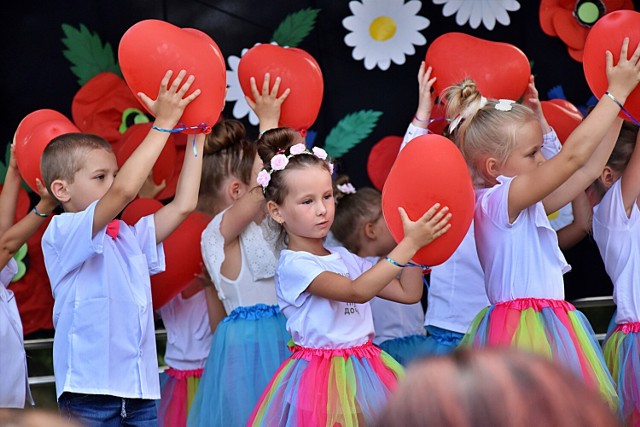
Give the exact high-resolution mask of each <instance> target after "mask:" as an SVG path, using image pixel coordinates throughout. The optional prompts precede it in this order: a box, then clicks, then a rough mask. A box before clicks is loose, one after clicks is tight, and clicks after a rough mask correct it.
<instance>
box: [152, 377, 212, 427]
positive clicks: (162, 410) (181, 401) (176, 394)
mask: <svg viewBox="0 0 640 427" xmlns="http://www.w3.org/2000/svg"><path fill="white" fill-rule="evenodd" d="M202 371H203V369H202V368H200V369H193V370H188V371H182V370H178V369H173V368H169V369H167V370H166V371H164V372H163V373H161V374H160V396H161V397H160V401H159V403H158V425H159V426H160V427H184V426H186V425H187V415H188V414H189V408H191V403H192V402H193V398H194V396H195V394H196V390H197V389H198V384H200V377H202Z"/></svg>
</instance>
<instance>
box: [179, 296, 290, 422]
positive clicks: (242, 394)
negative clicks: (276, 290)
mask: <svg viewBox="0 0 640 427" xmlns="http://www.w3.org/2000/svg"><path fill="white" fill-rule="evenodd" d="M285 326H286V319H285V317H284V316H283V315H282V313H281V312H280V309H279V308H278V306H275V305H274V306H268V305H264V304H257V305H254V306H251V307H238V308H236V309H235V310H233V311H232V312H231V313H229V315H228V316H227V317H225V318H224V319H223V320H222V322H220V324H219V325H218V327H217V328H216V331H215V333H214V334H213V337H212V340H211V351H210V352H209V358H208V359H207V362H206V364H205V368H204V372H203V374H202V378H201V380H200V386H199V387H198V391H197V392H196V395H195V398H194V400H193V404H192V405H191V410H190V411H189V416H188V422H187V425H188V426H189V427H211V426H243V425H245V424H246V423H247V420H248V419H249V416H250V415H251V411H252V410H253V408H254V407H255V405H256V403H257V402H258V399H259V398H260V395H261V394H262V391H263V390H264V389H265V387H267V385H268V384H269V381H271V378H272V377H273V375H274V374H275V373H276V371H277V370H278V368H279V367H280V365H281V364H282V362H283V361H285V360H286V359H287V357H288V356H289V355H290V354H291V353H290V352H289V349H288V347H287V343H288V342H289V339H290V336H289V333H288V332H287V330H286V327H285Z"/></svg>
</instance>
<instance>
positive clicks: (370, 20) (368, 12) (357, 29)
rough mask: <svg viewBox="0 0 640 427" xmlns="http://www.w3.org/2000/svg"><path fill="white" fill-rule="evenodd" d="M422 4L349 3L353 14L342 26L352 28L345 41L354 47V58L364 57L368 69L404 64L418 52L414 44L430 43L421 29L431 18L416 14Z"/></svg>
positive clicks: (387, 0)
mask: <svg viewBox="0 0 640 427" xmlns="http://www.w3.org/2000/svg"><path fill="white" fill-rule="evenodd" d="M420 7H422V2H420V1H418V0H411V1H408V2H407V3H405V2H404V0H361V1H351V2H349V9H351V12H352V13H353V15H352V16H348V17H346V18H344V19H343V20H342V25H344V27H345V28H346V29H347V30H349V31H350V33H349V34H347V35H346V36H345V38H344V42H345V43H346V44H347V46H350V47H353V53H352V55H353V58H354V59H355V60H357V61H359V60H361V59H364V67H365V68H366V69H367V70H373V69H374V68H375V67H378V68H380V69H381V70H383V71H384V70H387V69H389V66H390V65H391V62H392V61H393V63H395V64H398V65H400V64H404V62H405V56H406V55H413V54H415V53H416V50H415V48H414V45H417V46H422V45H425V44H426V43H427V39H425V38H424V36H423V35H422V34H420V30H424V29H425V28H427V27H428V26H429V20H428V19H427V18H425V17H423V16H418V15H417V13H418V11H419V10H420Z"/></svg>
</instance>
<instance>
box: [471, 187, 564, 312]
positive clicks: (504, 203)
mask: <svg viewBox="0 0 640 427" xmlns="http://www.w3.org/2000/svg"><path fill="white" fill-rule="evenodd" d="M512 180H513V178H507V177H504V176H499V177H498V184H496V185H495V186H493V187H491V188H487V189H478V190H476V210H475V216H474V225H475V237H476V246H477V250H478V258H479V259H480V264H481V265H482V269H483V271H484V278H485V287H486V290H487V296H488V297H489V301H490V302H491V303H492V304H496V303H499V302H505V301H510V300H513V299H517V298H546V299H558V300H561V299H564V283H563V280H562V275H563V274H564V273H566V272H567V271H569V270H570V269H571V267H570V266H569V264H567V262H566V260H565V258H564V255H563V254H562V252H560V248H559V247H558V236H557V235H556V232H555V231H554V230H553V228H551V225H550V224H549V219H548V218H547V215H546V213H545V210H544V206H543V205H542V202H538V203H536V204H535V205H533V206H530V207H528V208H527V209H524V210H523V211H522V212H520V214H519V215H518V217H517V218H516V219H515V221H513V223H512V224H511V223H509V211H508V196H509V187H510V185H511V182H512Z"/></svg>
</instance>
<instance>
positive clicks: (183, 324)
mask: <svg viewBox="0 0 640 427" xmlns="http://www.w3.org/2000/svg"><path fill="white" fill-rule="evenodd" d="M158 311H159V313H160V316H161V317H162V323H164V327H165V328H166V330H167V348H166V350H165V353H164V361H165V362H166V363H167V365H168V366H169V367H171V368H174V369H179V370H182V371H188V370H192V369H199V368H203V367H204V363H205V361H206V360H207V357H208V356H209V350H210V349H211V326H210V325H209V314H208V312H207V299H206V296H205V291H204V290H201V291H199V292H198V293H197V294H195V295H193V296H192V297H191V298H187V299H185V298H183V297H182V294H178V295H176V296H175V297H173V298H172V299H171V300H170V301H169V302H168V303H167V304H165V305H163V306H162V307H161V308H160V310H158Z"/></svg>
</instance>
